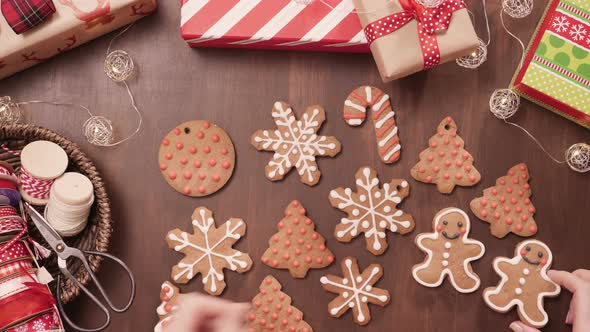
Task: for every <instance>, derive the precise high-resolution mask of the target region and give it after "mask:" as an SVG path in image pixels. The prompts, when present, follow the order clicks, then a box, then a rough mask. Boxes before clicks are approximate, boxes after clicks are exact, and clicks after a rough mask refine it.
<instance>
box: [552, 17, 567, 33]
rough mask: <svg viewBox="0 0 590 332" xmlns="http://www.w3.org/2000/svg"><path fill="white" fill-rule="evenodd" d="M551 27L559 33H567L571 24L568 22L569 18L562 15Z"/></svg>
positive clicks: (554, 19)
mask: <svg viewBox="0 0 590 332" xmlns="http://www.w3.org/2000/svg"><path fill="white" fill-rule="evenodd" d="M551 25H552V26H553V28H554V29H555V31H557V32H566V31H567V29H568V27H569V26H570V22H569V21H568V19H567V17H565V16H563V15H562V16H556V17H555V18H553V22H551Z"/></svg>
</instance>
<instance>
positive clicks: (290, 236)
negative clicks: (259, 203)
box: [262, 201, 334, 278]
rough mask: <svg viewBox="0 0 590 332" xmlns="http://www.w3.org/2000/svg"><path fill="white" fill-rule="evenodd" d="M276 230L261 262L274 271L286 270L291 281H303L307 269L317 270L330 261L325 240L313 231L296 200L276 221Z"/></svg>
mask: <svg viewBox="0 0 590 332" xmlns="http://www.w3.org/2000/svg"><path fill="white" fill-rule="evenodd" d="M278 228H279V231H278V233H276V234H275V235H273V236H272V237H271V238H270V240H269V241H268V245H269V248H268V249H266V251H265V252H264V254H263V255H262V262H263V263H264V264H266V265H268V266H270V267H274V268H276V269H289V272H290V273H291V275H292V276H293V277H295V278H304V277H305V276H306V275H307V271H309V269H321V268H323V267H326V266H328V265H330V264H332V262H334V255H333V254H332V252H331V251H330V249H328V248H326V239H324V237H323V236H321V235H320V234H319V233H318V232H316V231H315V225H314V223H313V221H311V219H309V218H308V217H307V216H306V211H305V208H304V207H303V205H301V203H300V202H299V201H292V202H291V204H289V206H287V208H286V209H285V217H284V218H283V219H281V221H279V224H278Z"/></svg>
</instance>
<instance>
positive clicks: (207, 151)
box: [203, 145, 211, 153]
mask: <svg viewBox="0 0 590 332" xmlns="http://www.w3.org/2000/svg"><path fill="white" fill-rule="evenodd" d="M203 152H205V153H209V152H211V148H210V147H209V145H206V146H205V147H204V148H203Z"/></svg>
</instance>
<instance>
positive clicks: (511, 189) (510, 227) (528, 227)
mask: <svg viewBox="0 0 590 332" xmlns="http://www.w3.org/2000/svg"><path fill="white" fill-rule="evenodd" d="M528 181H529V170H528V167H527V166H526V165H525V164H518V165H516V166H514V167H512V168H511V169H510V170H508V174H507V175H505V176H503V177H501V178H499V179H498V180H496V185H495V186H493V187H490V188H487V189H485V190H484V191H483V197H479V198H476V199H474V200H472V201H471V204H470V206H471V211H473V213H474V214H475V215H476V216H477V217H478V218H479V219H481V220H483V221H485V222H487V223H489V224H490V231H491V233H492V234H493V235H494V236H495V237H498V238H503V237H505V236H506V235H507V234H508V233H510V232H512V233H514V234H516V235H519V236H523V237H527V236H532V235H534V234H535V233H537V224H536V223H535V220H534V219H533V214H534V213H535V207H534V206H533V203H532V202H531V199H530V197H531V195H532V192H531V186H530V185H529V183H528Z"/></svg>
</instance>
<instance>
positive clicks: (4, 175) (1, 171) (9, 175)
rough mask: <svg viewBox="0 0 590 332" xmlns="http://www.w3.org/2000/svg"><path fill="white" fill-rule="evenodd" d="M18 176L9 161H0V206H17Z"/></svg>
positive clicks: (18, 198) (18, 196) (19, 196)
mask: <svg viewBox="0 0 590 332" xmlns="http://www.w3.org/2000/svg"><path fill="white" fill-rule="evenodd" d="M17 184H18V178H17V177H16V175H15V174H14V169H13V168H12V166H10V164H9V163H7V162H5V161H0V206H1V205H11V206H18V203H19V202H20V200H21V195H20V193H19V191H18V187H17Z"/></svg>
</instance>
